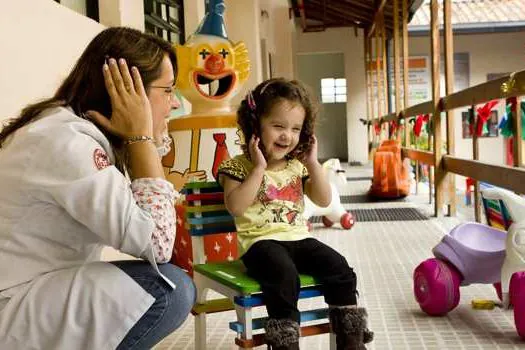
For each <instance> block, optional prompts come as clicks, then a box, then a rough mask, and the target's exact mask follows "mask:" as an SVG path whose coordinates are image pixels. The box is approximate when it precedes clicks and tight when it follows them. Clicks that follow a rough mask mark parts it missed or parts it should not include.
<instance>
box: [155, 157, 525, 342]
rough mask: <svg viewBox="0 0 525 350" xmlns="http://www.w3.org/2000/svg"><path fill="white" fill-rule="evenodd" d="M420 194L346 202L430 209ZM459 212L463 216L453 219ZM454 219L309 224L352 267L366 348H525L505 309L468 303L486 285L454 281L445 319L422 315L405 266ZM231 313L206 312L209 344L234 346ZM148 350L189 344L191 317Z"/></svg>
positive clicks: (351, 186) (353, 172)
mask: <svg viewBox="0 0 525 350" xmlns="http://www.w3.org/2000/svg"><path fill="white" fill-rule="evenodd" d="M370 174H371V170H370V168H368V167H358V168H357V167H352V168H349V169H348V173H347V176H349V177H360V176H366V175H370ZM369 186H370V181H351V182H348V188H347V191H345V193H342V194H362V193H365V192H366V191H367V190H368V188H369ZM422 192H423V191H422ZM427 198H428V194H427V195H425V194H424V193H422V194H420V195H419V196H418V197H415V196H411V197H410V201H407V202H391V203H385V202H379V203H377V202H376V203H365V204H361V203H359V204H348V205H346V208H347V209H352V208H363V209H364V208H387V207H417V208H419V209H420V210H422V211H424V212H431V207H430V206H429V205H428V200H427ZM465 215H467V216H468V215H470V214H469V213H466V214H462V216H460V217H465ZM457 223H459V219H458V218H444V219H439V220H438V219H434V218H431V219H430V220H428V221H398V222H363V223H357V224H356V225H355V226H354V228H352V230H350V231H343V230H341V229H339V228H330V229H327V228H324V227H322V226H320V225H318V226H316V229H315V231H314V234H315V235H316V236H317V237H318V238H319V239H320V240H322V241H324V242H326V243H327V244H329V245H331V246H332V247H335V248H336V249H338V250H339V251H340V252H341V253H342V254H343V255H344V256H345V257H346V258H347V260H348V262H349V263H350V264H351V265H352V266H353V267H354V269H355V270H356V273H357V275H358V279H359V282H358V285H359V291H360V296H361V297H360V304H361V305H362V306H365V307H367V309H368V313H369V326H370V329H372V330H373V331H374V332H375V340H374V342H373V343H371V344H370V345H369V346H368V349H375V350H383V349H418V350H419V349H491V350H492V349H525V342H521V341H520V339H519V338H518V336H517V334H516V331H515V328H514V319H513V314H512V311H509V310H500V309H495V310H492V311H480V310H474V309H472V308H471V306H470V302H471V300H472V299H474V298H484V299H495V298H496V294H495V292H494V290H493V288H492V286H490V285H472V286H468V287H462V288H461V301H460V304H459V306H458V307H457V308H456V309H455V310H453V311H452V312H450V313H449V314H448V315H447V316H445V317H439V318H436V317H429V316H427V315H426V314H424V313H423V312H422V311H421V310H420V309H419V306H418V304H417V303H416V301H415V299H414V297H413V293H412V273H413V270H414V268H415V267H416V266H417V265H418V264H419V263H420V262H421V261H423V260H425V259H427V258H429V257H431V256H432V254H431V249H432V247H433V246H434V245H435V244H436V243H437V242H438V241H439V240H440V239H441V237H442V235H443V234H444V233H446V232H447V231H448V230H450V229H451V228H452V227H453V226H454V225H456V224H457ZM300 305H302V306H304V305H312V306H313V305H319V307H321V306H322V305H323V301H322V299H321V298H316V299H314V300H307V301H301V303H300ZM263 312H264V311H263V310H259V311H258V313H261V314H263ZM234 319H235V314H234V312H227V313H220V314H214V315H210V316H208V348H209V349H212V350H215V349H224V350H225V349H236V347H235V346H234V343H233V339H234V337H235V334H234V333H233V332H231V331H229V329H228V322H230V321H232V320H234ZM300 345H301V348H302V349H307V350H310V349H323V350H324V349H328V336H327V335H320V336H313V337H307V338H303V339H301V343H300ZM156 349H157V350H167V349H177V350H178V349H194V342H193V317H192V316H190V317H189V318H188V320H187V321H186V322H185V323H184V325H183V326H182V327H181V328H180V329H179V330H177V331H176V332H174V333H173V334H172V335H171V336H169V337H168V338H166V339H165V340H164V341H163V342H162V343H160V344H159V345H157V347H156Z"/></svg>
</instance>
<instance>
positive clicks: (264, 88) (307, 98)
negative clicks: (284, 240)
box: [237, 78, 318, 159]
mask: <svg viewBox="0 0 525 350" xmlns="http://www.w3.org/2000/svg"><path fill="white" fill-rule="evenodd" d="M282 101H288V102H290V103H292V104H294V103H296V104H298V105H300V106H302V107H303V108H304V112H305V117H304V123H303V127H302V129H301V134H300V136H299V143H298V144H297V147H296V148H295V149H294V150H293V151H292V152H290V154H288V158H298V159H301V158H303V157H304V156H305V154H306V153H307V152H308V151H309V150H310V148H311V146H312V141H313V135H314V131H315V121H316V119H317V114H318V107H317V104H316V103H315V102H314V101H313V99H312V97H311V94H310V92H309V91H308V89H307V88H306V86H305V85H304V84H303V83H301V82H300V81H298V80H288V79H284V78H275V79H269V80H266V81H264V82H262V83H260V84H259V85H257V87H256V88H255V89H254V90H252V91H250V92H249V93H248V94H247V95H246V97H245V98H244V100H242V102H241V105H240V106H239V109H238V110H237V124H238V125H239V128H240V129H241V131H242V134H243V136H244V144H243V145H241V147H242V150H243V152H244V154H245V155H246V156H248V157H249V156H250V153H249V151H248V143H249V141H250V139H251V137H252V135H254V134H255V135H258V136H260V135H261V120H262V118H264V117H266V116H268V115H269V114H270V113H271V111H272V109H273V108H274V107H275V106H276V105H277V104H279V103H280V102H282Z"/></svg>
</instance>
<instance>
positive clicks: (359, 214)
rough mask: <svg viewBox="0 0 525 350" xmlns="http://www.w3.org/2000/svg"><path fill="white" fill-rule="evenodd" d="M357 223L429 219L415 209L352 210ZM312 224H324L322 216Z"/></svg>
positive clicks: (312, 218)
mask: <svg viewBox="0 0 525 350" xmlns="http://www.w3.org/2000/svg"><path fill="white" fill-rule="evenodd" d="M349 212H350V213H352V215H353V216H354V218H355V220H356V221H357V222H366V221H368V222H370V221H421V220H428V217H427V216H425V215H423V214H421V212H420V211H419V210H417V209H414V208H382V209H352V210H349ZM310 222H311V223H312V224H318V223H321V222H322V217H321V216H313V217H311V218H310Z"/></svg>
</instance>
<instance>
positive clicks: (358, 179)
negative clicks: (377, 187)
mask: <svg viewBox="0 0 525 350" xmlns="http://www.w3.org/2000/svg"><path fill="white" fill-rule="evenodd" d="M346 181H372V176H360V177H347V178H346Z"/></svg>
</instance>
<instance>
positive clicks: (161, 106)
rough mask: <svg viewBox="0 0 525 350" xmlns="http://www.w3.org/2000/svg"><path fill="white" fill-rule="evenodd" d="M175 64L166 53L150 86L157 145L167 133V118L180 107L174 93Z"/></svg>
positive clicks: (149, 95) (149, 97) (149, 93)
mask: <svg viewBox="0 0 525 350" xmlns="http://www.w3.org/2000/svg"><path fill="white" fill-rule="evenodd" d="M173 84H174V81H173V66H172V65H171V61H170V59H169V57H168V56H167V55H166V56H164V59H163V60H162V63H161V71H160V76H159V77H158V78H157V79H156V80H154V81H152V82H151V85H150V86H149V88H148V99H149V102H150V105H151V112H152V115H153V137H154V138H155V142H156V143H157V145H160V144H162V139H163V137H164V136H166V135H167V132H168V124H167V121H166V119H167V118H168V117H169V116H170V112H171V110H172V109H177V108H179V107H180V102H179V100H177V98H176V97H175V95H174V87H173Z"/></svg>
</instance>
